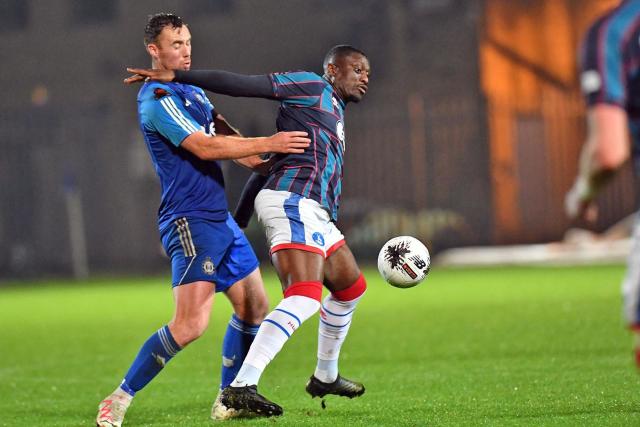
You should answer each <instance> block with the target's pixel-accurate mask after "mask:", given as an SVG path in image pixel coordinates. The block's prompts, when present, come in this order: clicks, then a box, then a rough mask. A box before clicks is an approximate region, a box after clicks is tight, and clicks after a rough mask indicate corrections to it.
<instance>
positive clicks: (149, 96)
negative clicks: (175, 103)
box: [138, 82, 177, 104]
mask: <svg viewBox="0 0 640 427" xmlns="http://www.w3.org/2000/svg"><path fill="white" fill-rule="evenodd" d="M167 96H169V97H170V96H177V94H176V91H175V89H174V88H173V87H172V86H171V85H168V84H166V83H160V82H152V83H145V84H144V85H143V86H142V87H141V88H140V91H139V92H138V102H140V103H141V104H152V103H153V101H159V100H161V99H162V98H164V97H167Z"/></svg>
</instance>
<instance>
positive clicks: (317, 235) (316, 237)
mask: <svg viewBox="0 0 640 427" xmlns="http://www.w3.org/2000/svg"><path fill="white" fill-rule="evenodd" d="M311 238H312V239H313V241H314V242H316V243H317V244H319V245H320V246H324V237H323V236H322V234H321V233H318V232H317V231H316V232H315V233H313V234H312V235H311Z"/></svg>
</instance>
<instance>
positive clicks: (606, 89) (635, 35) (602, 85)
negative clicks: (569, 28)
mask: <svg viewBox="0 0 640 427" xmlns="http://www.w3.org/2000/svg"><path fill="white" fill-rule="evenodd" d="M581 62H582V64H581V73H582V75H581V86H582V91H583V92H584V94H585V97H586V100H587V104H588V105H589V106H592V105H594V104H598V103H605V104H613V105H618V106H620V107H622V108H624V109H625V110H626V111H627V115H628V120H629V127H630V131H631V136H632V139H633V157H634V161H635V162H636V166H638V165H639V162H640V0H627V1H624V2H622V4H620V6H618V7H617V8H615V9H613V10H612V11H610V12H609V13H607V14H605V15H604V16H602V17H601V18H600V19H598V20H597V21H596V22H595V23H594V24H593V25H592V26H591V28H590V29H589V31H588V32H587V35H586V38H585V40H584V43H583V47H582V58H581ZM636 170H640V169H638V168H637V169H636Z"/></svg>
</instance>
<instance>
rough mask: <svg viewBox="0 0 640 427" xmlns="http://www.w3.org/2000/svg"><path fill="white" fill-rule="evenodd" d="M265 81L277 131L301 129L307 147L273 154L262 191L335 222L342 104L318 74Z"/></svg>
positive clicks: (341, 156)
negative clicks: (298, 201)
mask: <svg viewBox="0 0 640 427" xmlns="http://www.w3.org/2000/svg"><path fill="white" fill-rule="evenodd" d="M269 77H270V79H271V83H272V89H273V97H274V98H275V99H277V100H279V101H280V108H279V111H278V118H277V121H276V125H277V128H278V131H294V130H301V131H306V132H307V133H308V134H309V138H311V145H310V147H309V148H307V149H306V150H305V152H304V153H301V154H287V155H278V156H279V157H277V158H278V159H279V160H278V161H277V162H276V164H275V165H274V167H273V168H272V169H271V172H270V174H269V179H268V181H267V183H266V184H265V187H264V188H268V189H271V190H278V191H290V192H292V193H296V194H299V195H301V196H304V197H306V198H309V199H312V200H315V201H317V202H318V203H320V205H321V206H322V207H323V208H325V209H326V210H327V211H328V212H329V214H330V215H331V218H332V219H333V220H336V219H337V218H338V206H339V204H340V193H341V190H342V167H343V159H344V150H345V134H344V107H345V104H344V102H343V101H342V100H341V99H340V97H339V96H338V94H337V93H336V92H335V90H334V89H333V86H331V85H330V84H329V82H327V81H326V80H325V79H323V78H322V77H320V76H319V75H318V74H315V73H311V72H305V71H300V72H288V73H274V74H270V75H269Z"/></svg>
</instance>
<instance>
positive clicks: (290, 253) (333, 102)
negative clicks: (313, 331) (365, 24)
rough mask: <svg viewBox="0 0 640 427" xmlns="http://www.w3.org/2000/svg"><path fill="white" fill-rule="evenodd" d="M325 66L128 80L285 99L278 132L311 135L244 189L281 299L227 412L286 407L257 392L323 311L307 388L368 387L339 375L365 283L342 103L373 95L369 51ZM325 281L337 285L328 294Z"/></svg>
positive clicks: (341, 51) (338, 56) (348, 390)
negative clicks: (346, 214) (350, 201)
mask: <svg viewBox="0 0 640 427" xmlns="http://www.w3.org/2000/svg"><path fill="white" fill-rule="evenodd" d="M323 68H324V75H323V76H320V75H317V74H315V73H312V72H306V71H300V72H288V73H274V74H269V75H257V76H245V75H240V74H235V73H229V72H225V71H190V72H183V71H175V72H174V71H172V70H142V69H129V71H130V72H133V73H135V74H136V75H134V76H132V77H130V78H128V79H127V80H125V81H126V82H128V83H132V82H136V81H141V80H143V79H145V78H151V79H153V80H159V81H165V82H169V81H174V79H175V81H180V82H183V83H189V84H195V85H198V86H200V87H202V88H204V89H207V90H210V91H213V92H216V93H220V94H226V95H231V96H247V97H260V98H267V99H273V100H276V101H279V102H280V109H279V113H278V118H277V128H278V130H281V131H283V130H289V131H294V130H298V131H305V132H307V133H308V134H309V136H310V138H311V141H312V142H311V146H310V147H309V148H308V149H306V150H305V151H304V152H303V153H296V154H286V155H276V156H275V157H274V158H273V159H272V160H271V162H272V166H271V168H270V171H269V176H268V178H267V180H266V183H264V182H260V180H256V179H254V178H252V180H251V182H252V185H254V184H255V185H254V186H253V188H245V192H244V193H245V194H244V196H245V199H248V200H251V199H252V198H253V197H252V195H253V194H255V193H256V192H257V191H259V193H258V195H257V197H256V199H255V210H256V213H257V215H258V219H259V220H260V222H261V223H262V224H263V226H264V227H265V230H266V233H267V239H268V241H269V244H270V246H271V251H270V252H271V260H272V262H273V265H274V267H275V268H276V270H277V272H278V276H279V278H280V281H281V283H282V288H283V291H284V299H283V300H282V301H280V303H279V304H278V305H277V307H276V308H275V310H273V311H272V312H271V313H270V314H269V315H267V317H266V318H265V320H264V321H263V323H262V324H261V326H260V329H259V330H258V334H257V335H256V338H255V340H254V342H253V344H252V345H251V348H250V350H249V353H248V354H247V357H246V358H245V362H244V363H243V365H242V367H241V368H240V372H239V373H238V376H237V377H236V379H235V380H234V382H233V383H232V384H231V386H230V387H227V388H226V389H224V390H223V392H222V395H221V398H220V401H221V403H222V405H223V406H224V407H225V409H227V410H230V411H236V412H237V413H240V414H246V415H259V416H273V415H281V414H282V412H283V411H282V408H281V407H280V406H279V405H277V404H275V403H273V402H270V401H269V400H267V399H266V398H265V397H263V396H261V395H260V394H258V393H257V384H258V381H259V379H260V376H261V374H262V372H263V371H264V369H265V368H266V366H267V364H268V363H269V362H270V361H271V360H273V358H274V357H275V355H276V354H277V353H278V352H279V351H280V349H281V348H282V347H283V346H284V344H285V342H286V341H287V340H288V339H289V337H290V336H291V334H293V332H294V331H295V330H296V329H297V328H299V327H300V326H301V324H302V323H303V322H304V321H305V320H306V319H308V318H309V317H311V316H312V315H313V314H315V313H316V312H317V311H318V310H320V326H319V331H318V332H319V333H318V353H317V355H318V361H317V365H316V370H315V372H314V374H313V375H312V376H311V378H310V379H309V382H308V383H307V386H306V390H307V392H308V393H309V394H310V395H311V396H312V397H315V396H320V397H323V396H325V395H327V394H335V395H341V396H346V397H349V398H353V397H356V396H360V395H362V394H363V393H364V386H363V385H362V384H360V383H357V382H355V381H351V380H348V379H346V378H344V377H341V376H340V375H339V374H338V357H339V354H340V349H341V346H342V344H343V342H344V340H345V338H346V335H347V332H348V330H349V327H350V325H351V320H352V317H353V313H354V311H355V308H356V305H357V303H358V301H359V300H360V298H361V297H362V295H363V294H364V292H365V289H366V281H365V279H364V276H363V275H362V273H361V272H360V269H359V267H358V264H357V263H356V261H355V258H354V257H353V254H352V253H351V251H350V249H349V247H348V246H347V245H346V244H345V240H344V236H343V235H342V233H341V232H340V230H339V229H338V228H337V227H336V225H335V222H336V220H337V217H338V207H339V203H340V193H341V189H342V176H343V159H344V152H345V148H346V144H345V126H344V110H345V107H346V105H347V104H348V103H349V102H359V101H360V100H361V99H362V97H363V96H364V95H365V93H366V92H367V89H368V84H369V73H370V67H369V61H368V59H367V57H366V55H365V54H364V53H363V52H362V51H360V50H358V49H355V48H354V47H351V46H346V45H341V46H336V47H334V48H333V49H331V50H330V51H329V53H327V55H326V56H325V60H324V64H323ZM263 184H264V187H263V188H262V185H263ZM260 188H262V189H260ZM245 216H246V215H245ZM323 284H324V286H326V287H327V288H328V289H329V291H330V294H329V295H327V296H326V297H325V298H324V300H323V299H322V287H323Z"/></svg>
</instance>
